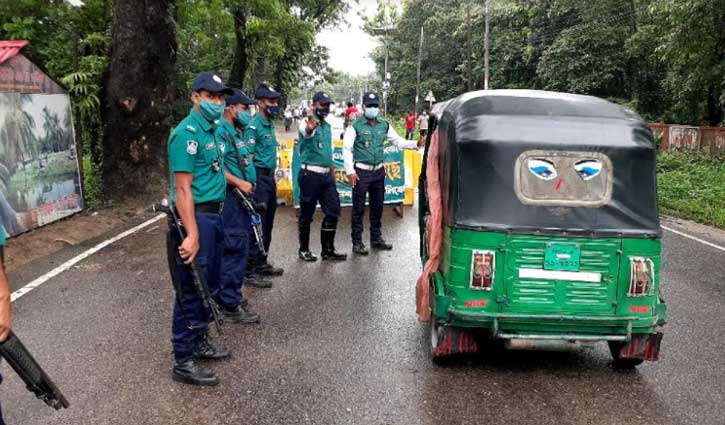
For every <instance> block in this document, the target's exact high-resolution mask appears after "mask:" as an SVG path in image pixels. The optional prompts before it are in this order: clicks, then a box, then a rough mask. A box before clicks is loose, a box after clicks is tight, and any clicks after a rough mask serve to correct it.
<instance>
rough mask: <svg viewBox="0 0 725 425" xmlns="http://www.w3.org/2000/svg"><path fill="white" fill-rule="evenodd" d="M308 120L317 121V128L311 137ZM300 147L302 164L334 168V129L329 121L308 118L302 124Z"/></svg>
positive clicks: (300, 128)
mask: <svg viewBox="0 0 725 425" xmlns="http://www.w3.org/2000/svg"><path fill="white" fill-rule="evenodd" d="M307 120H315V121H317V127H316V128H315V129H314V130H313V131H312V134H310V135H309V136H308V135H307ZM298 145H299V152H300V162H301V163H302V164H307V165H316V166H318V167H332V164H333V162H332V128H331V127H330V124H329V123H328V122H327V121H320V120H318V119H316V118H315V117H308V118H307V119H305V120H303V121H302V122H300V126H299V142H298Z"/></svg>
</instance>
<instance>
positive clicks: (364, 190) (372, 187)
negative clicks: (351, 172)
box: [352, 167, 385, 244]
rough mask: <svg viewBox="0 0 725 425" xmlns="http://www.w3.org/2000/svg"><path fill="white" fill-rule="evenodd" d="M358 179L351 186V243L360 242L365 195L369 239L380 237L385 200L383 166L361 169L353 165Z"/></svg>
mask: <svg viewBox="0 0 725 425" xmlns="http://www.w3.org/2000/svg"><path fill="white" fill-rule="evenodd" d="M355 174H357V176H358V181H357V184H356V185H355V187H353V188H352V243H353V244H355V243H361V242H362V234H363V217H364V216H365V196H366V195H368V194H369V195H370V202H369V205H370V240H371V241H376V240H378V239H380V238H382V230H381V227H382V217H383V203H384V201H385V167H382V168H380V169H378V170H372V171H370V170H363V169H361V168H358V167H355Z"/></svg>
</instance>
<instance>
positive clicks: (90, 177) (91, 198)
mask: <svg viewBox="0 0 725 425" xmlns="http://www.w3.org/2000/svg"><path fill="white" fill-rule="evenodd" d="M102 193H103V182H102V180H101V172H100V168H99V167H98V166H97V165H95V164H93V162H92V161H91V157H90V156H84V157H83V202H84V204H85V207H86V208H90V209H93V208H98V207H100V206H101V194H102Z"/></svg>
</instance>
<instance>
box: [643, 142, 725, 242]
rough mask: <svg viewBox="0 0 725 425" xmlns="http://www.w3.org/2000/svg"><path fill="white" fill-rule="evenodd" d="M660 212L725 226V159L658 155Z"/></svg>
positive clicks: (695, 155) (686, 155) (685, 154)
mask: <svg viewBox="0 0 725 425" xmlns="http://www.w3.org/2000/svg"><path fill="white" fill-rule="evenodd" d="M657 170H658V191H659V193H658V196H659V205H660V212H662V213H665V214H674V215H677V216H680V217H684V218H689V219H693V220H697V221H699V222H701V223H706V224H711V225H714V226H717V227H720V228H725V163H723V162H722V160H721V159H714V158H708V157H705V156H702V155H698V154H687V153H677V154H662V155H660V156H659V158H658V164H657Z"/></svg>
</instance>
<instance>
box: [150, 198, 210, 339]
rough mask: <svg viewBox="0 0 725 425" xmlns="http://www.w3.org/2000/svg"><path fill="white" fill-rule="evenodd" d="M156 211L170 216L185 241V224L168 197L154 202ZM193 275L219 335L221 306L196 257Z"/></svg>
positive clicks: (192, 265)
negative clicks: (211, 290)
mask: <svg viewBox="0 0 725 425" xmlns="http://www.w3.org/2000/svg"><path fill="white" fill-rule="evenodd" d="M152 209H153V211H154V212H157V211H158V212H162V213H164V214H166V215H167V216H168V218H169V220H170V221H171V222H172V223H173V225H174V227H175V228H176V231H177V232H178V233H179V237H180V238H181V240H182V241H183V240H184V238H185V237H186V235H185V234H184V228H183V226H184V224H183V223H182V222H181V220H179V218H178V217H177V216H176V211H174V208H173V207H171V206H169V201H168V200H166V199H162V200H161V202H159V203H158V204H154V205H153V207H152ZM191 275H192V277H193V281H194V289H196V293H197V294H198V295H199V298H201V305H202V306H203V307H204V308H205V309H208V310H210V311H211V315H212V317H213V318H214V324H215V325H216V330H217V332H218V333H219V335H221V334H222V320H221V318H220V317H221V314H220V313H219V306H218V305H217V304H216V302H215V301H214V299H213V298H212V297H211V292H210V291H209V285H207V283H206V280H204V276H202V274H201V271H200V269H199V265H198V264H197V263H196V258H194V261H192V262H191Z"/></svg>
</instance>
